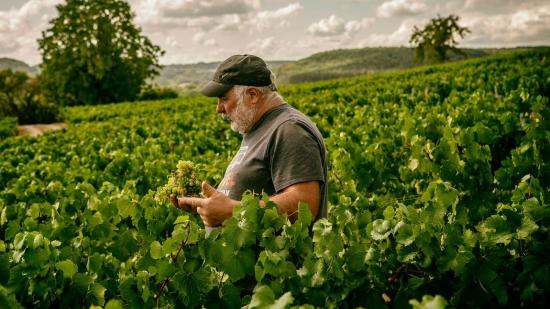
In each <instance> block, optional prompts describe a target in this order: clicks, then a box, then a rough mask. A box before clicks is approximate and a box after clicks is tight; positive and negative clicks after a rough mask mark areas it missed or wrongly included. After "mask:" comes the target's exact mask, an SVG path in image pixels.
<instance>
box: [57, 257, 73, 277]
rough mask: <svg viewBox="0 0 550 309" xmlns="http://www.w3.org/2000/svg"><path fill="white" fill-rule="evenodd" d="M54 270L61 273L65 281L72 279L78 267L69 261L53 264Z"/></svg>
mask: <svg viewBox="0 0 550 309" xmlns="http://www.w3.org/2000/svg"><path fill="white" fill-rule="evenodd" d="M55 268H57V269H58V270H61V271H63V278H65V279H72V278H73V276H74V274H76V273H77V272H78V267H77V266H76V264H75V263H73V261H71V260H64V261H61V262H57V263H55Z"/></svg>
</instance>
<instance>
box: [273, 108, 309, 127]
mask: <svg viewBox="0 0 550 309" xmlns="http://www.w3.org/2000/svg"><path fill="white" fill-rule="evenodd" d="M277 118H278V121H277V124H276V125H277V127H279V128H281V127H290V128H292V127H302V128H304V126H305V128H306V129H313V130H317V126H316V125H315V123H314V122H313V121H311V119H309V117H308V116H307V115H305V114H304V113H302V112H301V111H299V110H298V109H296V108H294V107H293V106H291V105H288V104H285V105H284V107H283V108H282V111H281V112H280V114H279V115H277Z"/></svg>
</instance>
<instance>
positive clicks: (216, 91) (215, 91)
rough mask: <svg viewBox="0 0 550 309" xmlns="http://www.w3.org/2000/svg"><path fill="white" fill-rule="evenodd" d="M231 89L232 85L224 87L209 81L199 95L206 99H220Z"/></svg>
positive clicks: (224, 85)
mask: <svg viewBox="0 0 550 309" xmlns="http://www.w3.org/2000/svg"><path fill="white" fill-rule="evenodd" d="M231 87H233V85H226V84H222V83H218V82H215V81H213V80H211V81H209V82H208V84H206V86H204V88H202V90H201V93H202V94H204V95H205V96H207V97H221V96H223V95H224V94H225V93H226V92H227V91H229V89H231Z"/></svg>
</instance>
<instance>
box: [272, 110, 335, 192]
mask: <svg viewBox="0 0 550 309" xmlns="http://www.w3.org/2000/svg"><path fill="white" fill-rule="evenodd" d="M321 151H324V149H321V146H320V145H319V143H318V142H317V139H316V138H315V136H314V135H313V134H312V133H311V132H310V131H309V130H308V129H307V127H306V125H305V124H302V123H300V122H299V121H294V120H288V121H286V122H284V123H282V124H281V125H280V126H279V127H278V128H277V129H276V130H275V132H274V136H273V137H272V140H271V143H270V146H269V147H268V155H269V162H270V169H271V179H272V180H273V187H274V188H275V191H276V192H280V191H281V190H283V189H284V188H286V187H288V186H290V185H293V184H295V183H299V182H306V181H313V180H319V181H321V182H323V181H324V179H325V177H324V170H323V162H322V156H321Z"/></svg>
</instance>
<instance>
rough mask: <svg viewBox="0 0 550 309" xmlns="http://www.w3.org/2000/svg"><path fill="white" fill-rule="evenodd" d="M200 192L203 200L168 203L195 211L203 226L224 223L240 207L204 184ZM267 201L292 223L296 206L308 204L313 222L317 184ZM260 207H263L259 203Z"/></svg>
mask: <svg viewBox="0 0 550 309" xmlns="http://www.w3.org/2000/svg"><path fill="white" fill-rule="evenodd" d="M202 191H203V194H204V195H205V198H197V197H180V198H178V199H175V198H173V199H172V203H173V204H174V206H176V207H178V208H180V209H183V210H185V211H189V212H194V211H196V212H197V213H198V214H199V215H200V216H201V218H202V221H203V222H204V224H205V225H207V226H218V225H221V224H222V223H223V221H224V220H226V219H228V218H229V217H231V215H232V213H233V207H235V206H236V205H238V204H239V203H240V202H239V201H236V200H233V199H230V198H229V197H227V196H225V195H224V194H223V193H221V192H219V191H217V190H216V189H214V188H213V187H212V186H210V185H209V184H207V183H206V182H203V183H202ZM269 199H270V200H271V201H273V202H274V203H276V204H277V205H278V206H279V209H280V210H281V212H283V213H286V214H288V216H289V218H290V220H292V221H294V220H296V218H297V217H298V204H299V202H304V203H306V204H308V206H309V209H310V211H311V214H312V216H313V218H315V217H316V216H317V212H318V211H319V204H320V184H319V182H318V181H308V182H300V183H296V184H293V185H290V186H288V187H286V188H285V189H283V190H282V191H281V192H280V193H278V194H276V195H274V196H271V197H270V198H269ZM260 206H263V203H262V204H261V205H260Z"/></svg>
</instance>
